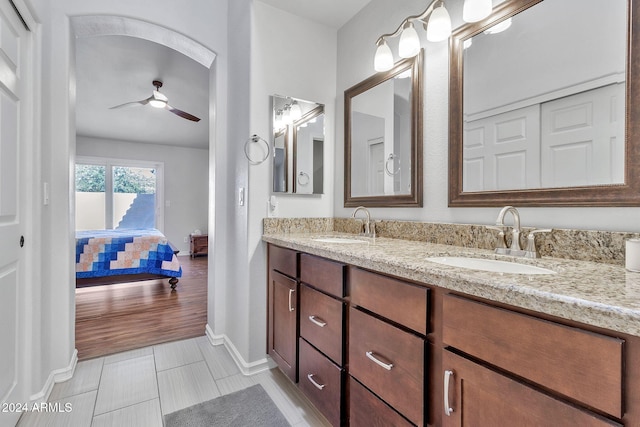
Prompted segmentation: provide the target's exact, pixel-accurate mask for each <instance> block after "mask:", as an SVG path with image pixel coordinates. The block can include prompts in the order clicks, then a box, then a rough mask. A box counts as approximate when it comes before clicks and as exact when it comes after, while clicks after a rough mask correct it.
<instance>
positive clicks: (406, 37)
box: [398, 22, 420, 58]
mask: <svg viewBox="0 0 640 427" xmlns="http://www.w3.org/2000/svg"><path fill="white" fill-rule="evenodd" d="M419 52H420V37H418V33H417V32H416V29H415V28H414V27H413V23H411V22H407V23H406V24H405V25H404V29H403V30H402V34H400V43H399V44H398V55H400V57H401V58H413V57H414V56H416V55H417V54H418V53H419Z"/></svg>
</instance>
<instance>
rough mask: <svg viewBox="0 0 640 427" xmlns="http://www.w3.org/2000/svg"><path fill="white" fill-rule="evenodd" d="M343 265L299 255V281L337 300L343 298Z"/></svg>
mask: <svg viewBox="0 0 640 427" xmlns="http://www.w3.org/2000/svg"><path fill="white" fill-rule="evenodd" d="M344 268H345V267H344V264H340V263H338V262H334V261H329V260H326V259H324V258H319V257H317V256H313V255H309V254H302V255H300V281H301V282H303V283H306V284H308V285H311V286H313V287H314V288H316V289H320V290H321V291H323V292H326V293H328V294H331V295H334V296H336V297H338V298H342V297H343V296H344Z"/></svg>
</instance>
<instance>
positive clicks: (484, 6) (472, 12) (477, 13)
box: [462, 0, 493, 22]
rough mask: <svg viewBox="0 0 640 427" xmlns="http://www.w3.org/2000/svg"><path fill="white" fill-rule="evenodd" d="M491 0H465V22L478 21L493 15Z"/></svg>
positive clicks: (463, 12) (463, 10) (463, 17)
mask: <svg viewBox="0 0 640 427" xmlns="http://www.w3.org/2000/svg"><path fill="white" fill-rule="evenodd" d="M491 3H492V2H491V0H464V6H463V7H462V19H464V21H465V22H478V21H481V20H483V19H484V18H486V17H487V16H489V15H491V9H492V7H493V6H492V4H491Z"/></svg>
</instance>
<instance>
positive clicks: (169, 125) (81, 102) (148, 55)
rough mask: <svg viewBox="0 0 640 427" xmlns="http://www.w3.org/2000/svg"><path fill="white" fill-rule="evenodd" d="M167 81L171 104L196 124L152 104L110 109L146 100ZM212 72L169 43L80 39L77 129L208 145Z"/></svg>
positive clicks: (86, 133)
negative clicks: (157, 85)
mask: <svg viewBox="0 0 640 427" xmlns="http://www.w3.org/2000/svg"><path fill="white" fill-rule="evenodd" d="M153 80H160V81H162V82H163V86H162V89H160V92H162V93H163V94H164V95H165V96H167V97H168V98H169V104H170V105H171V106H172V107H174V108H177V109H179V110H183V111H186V112H187V113H190V114H193V115H194V116H197V117H199V118H200V119H201V120H200V121H199V122H192V121H190V120H185V119H183V118H181V117H178V116H177V115H175V114H172V113H170V112H169V111H167V110H164V109H157V108H153V107H151V106H150V105H145V106H142V105H140V106H133V107H126V108H119V109H114V110H111V109H109V108H110V107H113V106H116V105H120V104H124V103H126V102H131V101H139V100H143V99H147V98H148V97H149V96H151V94H152V92H153V90H154V89H155V88H154V87H153V85H152V81H153ZM208 117H209V70H208V69H207V68H206V67H204V66H202V65H200V64H199V63H197V62H195V61H193V60H192V59H190V58H188V57H186V56H184V55H183V54H181V53H179V52H177V51H175V50H173V49H170V48H168V47H166V46H163V45H160V44H157V43H154V42H150V41H147V40H143V39H139V38H135V37H127V36H100V37H81V38H78V39H77V40H76V133H77V134H78V135H83V136H92V137H99V138H108V139H119V140H124V141H132V142H145V143H155V144H163V145H175V146H186V147H197V148H208V146H209V142H208V141H209V120H208Z"/></svg>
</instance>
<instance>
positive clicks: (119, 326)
mask: <svg viewBox="0 0 640 427" xmlns="http://www.w3.org/2000/svg"><path fill="white" fill-rule="evenodd" d="M179 260H180V264H181V266H182V277H181V278H180V282H179V283H178V287H177V289H176V292H171V288H170V287H169V284H168V282H167V280H162V281H161V280H151V281H146V282H133V283H121V284H117V285H104V286H94V287H90V288H82V289H76V348H77V349H78V358H79V359H80V360H84V359H90V358H94V357H98V356H104V355H107V354H112V353H118V352H121V351H126V350H133V349H136V348H141V347H146V346H149V345H154V344H158V343H162V342H167V341H175V340H179V339H186V338H193V337H198V336H202V335H204V333H205V325H206V323H207V257H197V258H194V259H191V258H190V257H186V256H184V257H179Z"/></svg>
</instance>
